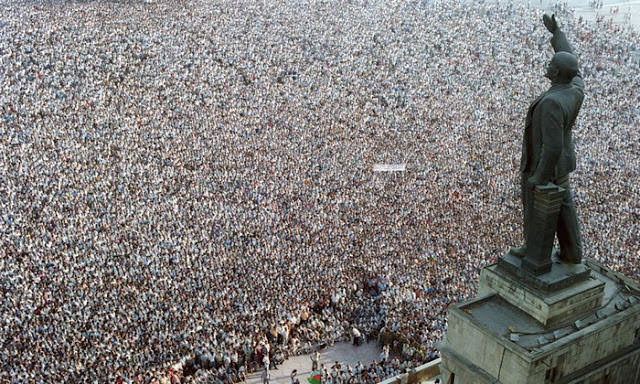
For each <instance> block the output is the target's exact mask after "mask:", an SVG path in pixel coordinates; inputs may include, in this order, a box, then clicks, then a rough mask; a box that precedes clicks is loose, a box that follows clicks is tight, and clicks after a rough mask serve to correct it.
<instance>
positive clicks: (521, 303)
mask: <svg viewBox="0 0 640 384" xmlns="http://www.w3.org/2000/svg"><path fill="white" fill-rule="evenodd" d="M518 262H519V259H518V258H517V257H513V256H510V255H506V256H505V257H504V258H502V259H500V261H499V262H498V263H497V264H496V265H491V266H489V267H487V268H484V269H483V270H482V273H481V274H480V284H479V287H478V294H479V295H489V294H492V293H495V294H497V295H498V296H500V297H502V298H503V299H504V300H506V301H507V302H508V303H510V304H511V305H513V306H515V307H517V308H520V309H521V310H523V311H524V312H526V313H528V314H529V315H530V316H531V317H533V318H534V319H536V320H538V321H539V322H540V323H541V324H543V325H545V326H554V325H557V324H559V323H561V322H567V321H571V320H572V319H573V318H576V317H579V316H580V315H582V314H584V313H586V312H589V311H593V310H594V309H596V308H598V307H599V306H600V305H601V304H602V298H603V297H604V285H605V283H604V282H603V281H601V280H598V279H596V278H595V277H592V276H591V274H590V271H589V269H587V268H586V266H585V265H584V264H577V265H572V264H564V263H558V262H557V261H556V262H554V263H552V266H551V271H550V272H549V273H546V274H544V275H541V276H538V277H531V276H529V275H527V273H526V272H525V273H522V272H521V270H520V269H517V267H518ZM512 263H513V264H512ZM505 265H508V266H505ZM512 268H513V269H512Z"/></svg>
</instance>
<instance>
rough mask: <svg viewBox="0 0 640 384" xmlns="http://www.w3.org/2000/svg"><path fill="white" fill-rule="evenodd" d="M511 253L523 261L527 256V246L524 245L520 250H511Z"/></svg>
mask: <svg viewBox="0 0 640 384" xmlns="http://www.w3.org/2000/svg"><path fill="white" fill-rule="evenodd" d="M509 253H510V254H511V255H513V256H515V257H519V258H521V259H524V257H525V256H526V255H527V246H526V245H523V246H522V247H518V248H511V249H510V250H509Z"/></svg>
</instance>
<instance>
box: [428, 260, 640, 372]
mask: <svg viewBox="0 0 640 384" xmlns="http://www.w3.org/2000/svg"><path fill="white" fill-rule="evenodd" d="M507 262H508V260H507ZM507 269H508V267H507ZM585 271H586V272H585ZM548 274H551V275H548ZM539 277H541V278H542V280H543V281H542V282H535V283H534V282H531V281H526V280H525V279H522V278H521V277H519V276H518V275H517V274H511V273H509V272H507V271H505V269H504V268H503V267H502V266H500V265H498V264H493V265H490V266H488V267H486V268H485V269H483V271H482V273H481V277H480V287H479V295H478V297H477V298H476V299H474V300H471V301H468V302H465V303H461V304H459V305H457V306H454V307H450V308H449V315H448V318H447V320H448V330H447V334H446V337H445V340H444V341H443V343H442V344H441V345H440V346H439V348H440V351H441V354H442V364H441V366H440V371H441V375H442V379H443V381H442V382H443V383H447V384H476V383H477V384H480V383H482V384H489V383H492V384H496V383H503V384H514V383H517V384H547V383H563V384H578V383H602V382H606V383H609V384H614V383H619V384H623V383H625V384H626V383H640V286H639V284H638V283H637V282H634V281H632V280H629V279H627V278H625V277H624V276H622V275H620V274H617V273H614V272H612V271H610V270H608V269H606V268H604V267H602V266H601V265H599V264H596V263H593V262H591V261H589V262H587V263H586V265H578V266H575V265H564V264H559V263H553V265H552V267H551V271H550V272H548V273H547V274H543V275H541V276H539ZM549 287H555V290H550V289H549Z"/></svg>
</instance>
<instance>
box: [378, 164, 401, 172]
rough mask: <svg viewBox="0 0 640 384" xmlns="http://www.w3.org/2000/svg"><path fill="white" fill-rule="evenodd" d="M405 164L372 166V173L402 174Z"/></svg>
mask: <svg viewBox="0 0 640 384" xmlns="http://www.w3.org/2000/svg"><path fill="white" fill-rule="evenodd" d="M406 170H407V165H406V164H373V172H404V171H406Z"/></svg>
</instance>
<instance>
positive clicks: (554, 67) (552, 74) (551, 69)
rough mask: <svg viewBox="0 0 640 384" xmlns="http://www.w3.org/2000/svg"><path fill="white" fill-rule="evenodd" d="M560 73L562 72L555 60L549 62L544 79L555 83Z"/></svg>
mask: <svg viewBox="0 0 640 384" xmlns="http://www.w3.org/2000/svg"><path fill="white" fill-rule="evenodd" d="M559 72H560V70H559V69H558V64H557V63H556V62H555V61H554V60H551V61H549V64H547V71H546V73H545V74H544V77H546V78H547V79H549V80H551V81H553V80H554V79H555V78H557V77H558V73H559Z"/></svg>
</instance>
